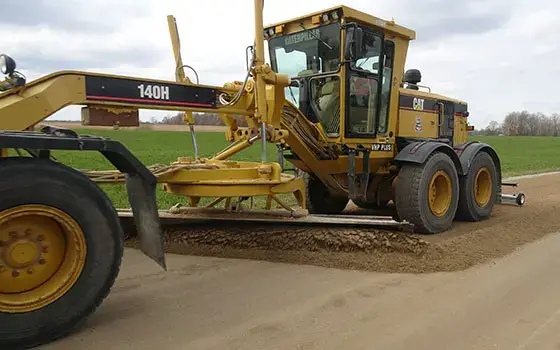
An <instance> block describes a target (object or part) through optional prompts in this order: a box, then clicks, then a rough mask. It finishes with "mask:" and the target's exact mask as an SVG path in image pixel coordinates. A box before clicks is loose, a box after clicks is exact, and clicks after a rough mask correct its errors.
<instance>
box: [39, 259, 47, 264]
mask: <svg viewBox="0 0 560 350" xmlns="http://www.w3.org/2000/svg"><path fill="white" fill-rule="evenodd" d="M46 262H47V261H46V260H45V259H40V260H39V265H45V263H46Z"/></svg>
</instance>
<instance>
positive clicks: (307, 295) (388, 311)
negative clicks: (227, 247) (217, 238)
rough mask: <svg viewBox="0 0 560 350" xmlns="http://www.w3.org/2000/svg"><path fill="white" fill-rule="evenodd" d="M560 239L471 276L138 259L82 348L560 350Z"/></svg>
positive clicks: (72, 340) (85, 334)
mask: <svg viewBox="0 0 560 350" xmlns="http://www.w3.org/2000/svg"><path fill="white" fill-rule="evenodd" d="M559 249H560V234H554V235H551V236H549V237H547V238H546V239H545V240H543V241H539V242H537V243H533V244H531V245H529V246H526V247H525V248H523V249H522V250H521V251H519V252H516V253H514V254H512V255H509V256H507V257H506V258H505V259H502V260H498V261H496V262H494V263H493V264H490V265H482V266H478V267H475V268H472V269H469V270H467V271H462V272H454V273H434V274H421V275H414V274H382V273H374V272H360V271H342V270H337V269H327V268H322V267H313V266H299V265H291V264H275V263H269V262H259V261H250V260H227V259H221V258H211V257H209V258H201V257H189V256H171V257H170V259H169V262H170V268H171V269H170V271H169V272H168V273H167V274H164V273H162V272H159V271H158V270H157V269H156V268H155V267H154V264H152V263H150V262H149V261H147V259H146V258H144V257H143V256H141V255H140V254H139V253H138V252H137V251H127V252H126V255H125V256H126V257H125V264H124V270H123V272H122V274H121V277H120V279H119V280H118V283H117V285H116V287H115V289H114V291H113V293H112V294H111V296H110V297H109V299H108V300H107V301H106V302H105V304H103V306H102V307H101V308H100V309H99V311H98V312H97V313H96V314H95V315H94V316H93V317H92V318H91V319H90V321H89V322H88V323H87V324H86V325H85V327H84V328H83V329H82V330H80V331H79V332H78V333H76V334H74V335H72V336H70V337H68V338H66V339H64V340H61V341H59V342H57V343H53V344H51V345H49V346H46V347H43V349H45V350H51V349H52V350H66V349H67V350H71V349H72V350H73V349H103V350H109V349H138V350H140V349H154V348H158V349H166V350H167V349H169V350H171V349H193V350H194V349H220V350H222V349H395V350H397V349H418V350H421V349H430V350H431V349H454V350H460V349H507V350H515V349H558V346H559V345H560V337H559V336H558V334H560V333H559V332H560V299H558V295H559V294H560V278H558V271H559V270H560V259H559V258H558V252H559Z"/></svg>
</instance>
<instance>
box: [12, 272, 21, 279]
mask: <svg viewBox="0 0 560 350" xmlns="http://www.w3.org/2000/svg"><path fill="white" fill-rule="evenodd" d="M17 276H19V272H18V271H17V270H13V271H12V277H14V278H15V277H17Z"/></svg>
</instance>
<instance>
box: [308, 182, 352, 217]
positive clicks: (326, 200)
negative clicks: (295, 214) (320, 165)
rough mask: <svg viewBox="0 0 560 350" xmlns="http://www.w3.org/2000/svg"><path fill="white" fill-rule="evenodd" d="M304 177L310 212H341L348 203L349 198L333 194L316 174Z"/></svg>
mask: <svg viewBox="0 0 560 350" xmlns="http://www.w3.org/2000/svg"><path fill="white" fill-rule="evenodd" d="M304 179H305V187H306V191H305V195H306V202H307V210H308V211H309V213H310V214H332V215H335V214H340V213H342V211H343V210H344V209H345V208H346V206H347V205H348V202H349V199H348V198H344V197H335V196H333V195H332V194H331V193H330V192H329V190H328V188H327V186H325V184H323V182H322V181H321V180H319V179H318V178H316V177H315V176H313V175H309V174H306V175H305V176H304Z"/></svg>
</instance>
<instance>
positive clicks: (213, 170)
mask: <svg viewBox="0 0 560 350" xmlns="http://www.w3.org/2000/svg"><path fill="white" fill-rule="evenodd" d="M262 5H263V2H262V0H255V42H254V46H251V47H250V50H249V51H250V55H249V58H250V59H249V62H248V70H247V75H246V76H245V79H244V80H243V81H241V82H231V83H226V84H224V85H223V86H206V85H201V84H199V82H198V81H196V82H193V81H191V80H190V79H189V78H188V77H187V75H186V74H185V71H184V68H185V67H186V66H185V65H184V64H183V61H182V57H181V48H180V45H179V36H178V32H177V27H176V24H175V19H174V18H173V17H172V16H169V17H168V25H169V29H170V34H171V41H172V46H173V52H174V56H175V60H176V67H173V70H174V71H175V73H176V80H175V81H164V80H155V79H147V78H138V77H125V76H118V75H107V74H99V73H89V72H79V71H61V72H55V73H52V74H49V75H47V76H44V77H41V78H39V79H37V80H34V81H31V82H27V81H26V79H25V76H24V75H23V74H21V73H19V72H18V71H17V70H16V63H15V61H14V60H12V59H11V58H9V57H8V56H6V55H1V56H0V68H1V70H2V73H3V74H4V75H5V76H6V78H5V79H4V80H3V81H2V82H0V151H1V152H0V324H2V325H3V329H2V332H0V348H2V349H11V348H18V349H19V348H22V347H23V348H25V347H31V346H35V345H39V344H43V343H46V342H49V341H51V340H53V339H56V338H59V337H62V336H64V335H66V334H68V332H70V331H71V330H72V329H73V328H74V327H75V325H76V324H78V323H79V322H80V321H83V320H84V319H85V318H86V317H87V316H88V315H90V314H91V313H92V312H93V311H94V309H95V308H96V306H97V305H99V304H100V303H101V302H102V300H103V299H104V298H105V297H106V296H107V294H108V293H109V290H110V288H111V286H112V284H113V282H114V280H115V278H116V277H117V274H118V271H119V267H120V263H121V256H122V253H123V231H122V228H121V225H120V223H119V216H121V217H122V216H132V217H134V221H135V224H136V226H137V229H138V232H139V238H140V242H141V249H142V251H143V252H144V253H145V254H146V255H148V256H149V257H151V258H152V259H154V260H155V261H156V262H158V263H159V264H160V265H161V266H162V267H164V268H165V257H164V253H163V243H162V233H161V222H160V220H161V218H162V217H175V218H177V217H178V218H188V217H193V216H195V217H197V218H205V219H207V220H213V219H216V220H223V219H224V218H225V217H226V216H229V218H230V219H231V217H232V216H233V217H236V218H237V219H239V220H256V221H261V222H277V221H290V222H296V223H297V222H300V223H303V224H346V223H348V224H352V225H369V226H380V227H381V226H382V227H397V228H399V227H401V226H407V227H413V229H414V230H415V231H417V232H422V233H440V232H443V231H445V230H448V229H449V228H450V227H451V225H452V223H453V221H454V220H455V219H456V218H457V219H462V220H470V221H478V220H483V219H486V218H488V217H489V216H490V214H491V212H492V209H493V207H494V204H495V203H500V202H502V200H504V199H505V200H507V201H509V202H512V201H515V200H517V201H518V204H522V202H523V198H524V197H523V196H522V194H520V196H519V197H512V196H508V195H504V194H502V191H501V187H502V183H501V165H500V160H499V157H498V155H497V153H496V152H495V151H494V149H493V148H492V147H491V146H489V145H487V144H484V143H479V142H468V141H467V130H468V129H469V125H468V123H467V118H468V111H467V104H466V103H465V102H462V101H459V100H454V99H451V98H447V97H444V96H440V95H436V94H433V93H431V92H430V89H429V88H427V87H424V86H421V85H419V83H421V75H420V72H419V71H417V70H408V71H406V72H405V71H404V66H405V60H406V55H407V50H408V45H409V42H410V40H413V39H414V38H415V33H414V32H413V31H411V30H409V29H407V28H404V27H402V26H399V25H397V24H396V23H394V22H393V21H385V20H382V19H380V18H377V17H374V16H371V15H368V14H365V13H363V12H360V11H356V10H353V9H350V8H348V7H345V6H339V7H334V8H331V9H327V10H324V11H320V12H316V13H313V14H309V15H306V16H302V17H299V18H296V19H293V20H289V21H286V22H282V23H277V24H274V25H270V26H266V27H264V26H263V23H262V10H263V8H262ZM265 40H266V43H268V48H269V56H270V65H269V64H266V63H265V59H264V57H265V52H264V50H265ZM426 90H427V91H426ZM68 105H82V106H84V108H86V110H85V112H86V113H87V112H88V111H87V109H92V110H96V111H100V110H101V111H103V110H107V111H110V112H111V113H112V114H113V115H114V116H117V117H115V118H118V115H121V114H122V115H128V116H129V115H131V114H132V115H135V114H136V113H137V111H138V109H163V110H174V111H182V112H184V113H185V120H186V121H187V123H188V125H189V129H190V132H191V134H192V140H193V149H194V154H195V156H194V158H188V157H181V158H179V159H177V161H176V162H173V163H172V164H169V165H167V166H146V165H144V164H142V163H141V162H140V161H139V160H138V159H137V158H136V157H135V156H134V155H133V154H132V153H131V152H130V151H129V150H128V149H126V147H124V146H123V145H122V144H120V143H119V142H116V141H113V140H109V139H105V138H100V137H95V136H85V135H78V134H76V133H75V132H73V131H71V130H65V129H59V128H54V127H50V126H48V125H47V126H44V127H42V128H39V129H38V130H37V125H38V124H39V123H41V122H42V121H43V120H44V119H46V118H47V117H49V116H50V115H52V114H53V113H55V112H57V111H59V110H60V109H62V108H64V107H66V106H68ZM193 112H212V113H218V114H219V115H220V117H221V118H222V119H223V120H224V122H225V123H226V125H227V126H228V130H227V132H226V139H227V140H228V141H230V144H229V145H228V146H227V147H226V148H225V149H224V150H222V151H221V152H219V153H217V154H216V155H215V156H213V157H210V158H201V157H200V156H199V152H198V145H197V142H196V126H195V125H194V119H193V116H192V113H193ZM239 117H241V118H244V119H245V120H246V121H247V125H248V126H247V127H245V128H241V127H239V126H238V123H237V120H238V119H237V118H239ZM88 120H89V119H88ZM93 120H94V119H92V120H89V121H88V123H90V124H91V123H92V122H93ZM93 123H94V122H93ZM270 143H272V144H276V145H278V147H279V150H280V153H279V159H278V161H270V160H267V159H266V154H267V152H266V148H267V144H270ZM255 144H260V147H262V159H261V161H260V162H259V161H255V162H239V161H231V160H229V158H230V157H231V156H232V155H234V154H236V153H238V152H240V151H241V150H243V149H246V148H248V147H252V146H254V145H255ZM56 150H74V151H76V152H84V151H97V152H100V153H102V154H103V155H104V156H105V157H106V158H107V159H108V160H109V161H110V162H111V163H112V164H113V165H114V167H115V168H116V170H114V171H104V172H87V171H78V170H76V169H72V168H70V167H68V166H65V165H63V164H60V163H59V162H58V161H56V160H55V159H54V158H53V157H52V154H51V152H52V151H56ZM284 160H287V161H288V162H290V163H291V164H293V165H294V167H295V168H297V169H298V170H299V171H298V173H299V174H303V176H300V175H292V174H287V173H285V172H283V167H282V164H284ZM107 182H110V183H124V184H125V185H126V188H127V192H128V196H129V201H130V203H131V209H130V210H128V211H127V210H126V209H124V210H121V209H119V210H116V209H115V208H114V206H113V204H112V203H111V202H110V201H109V199H108V197H107V195H106V194H105V193H104V192H103V191H101V190H100V188H99V187H98V186H97V185H96V183H107ZM158 183H160V184H163V189H164V191H166V192H168V193H172V194H176V195H177V196H178V197H177V198H180V199H181V200H183V203H185V204H186V205H184V206H182V207H174V208H170V209H169V210H161V208H158V204H157V203H156V197H155V191H156V184H158ZM289 195H291V196H293V199H292V200H290V199H286V196H289ZM258 196H264V197H266V205H265V207H264V208H262V210H252V209H251V208H247V206H246V205H245V207H244V206H243V204H244V203H246V202H247V201H248V200H249V199H251V198H253V197H258ZM208 199H210V200H208ZM350 201H353V202H354V203H355V204H357V205H358V206H360V207H364V208H369V209H372V210H373V211H374V213H375V211H378V212H387V211H389V212H391V214H390V215H389V216H387V215H385V216H379V215H371V216H361V217H360V218H358V217H356V216H345V215H342V214H343V213H342V212H343V210H344V209H345V207H346V206H347V204H348V203H349V202H350ZM274 203H275V204H276V206H277V207H278V208H279V211H281V212H282V213H281V214H279V213H278V210H276V209H272V206H273V204H274Z"/></svg>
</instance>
